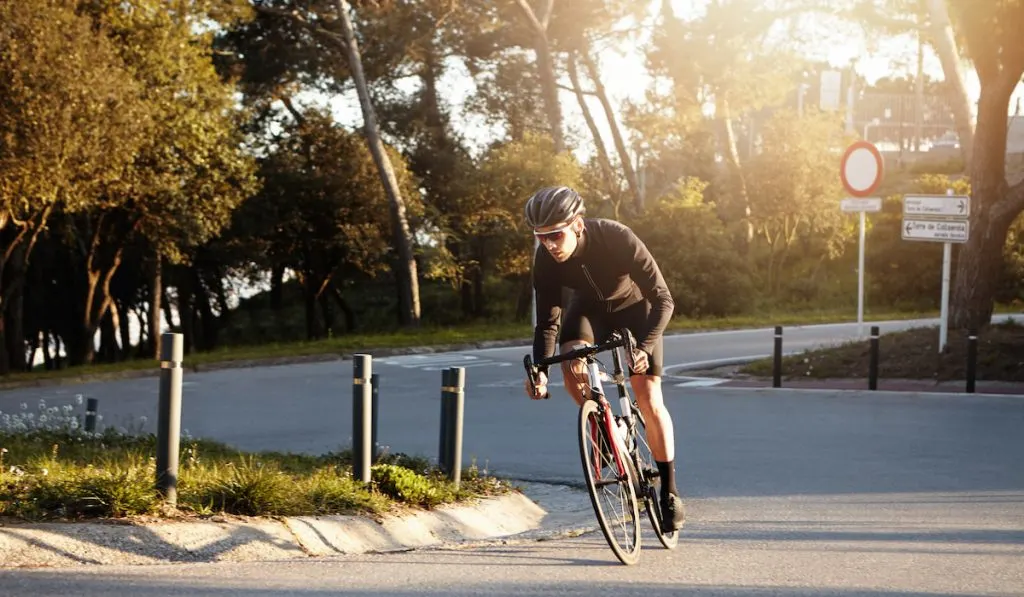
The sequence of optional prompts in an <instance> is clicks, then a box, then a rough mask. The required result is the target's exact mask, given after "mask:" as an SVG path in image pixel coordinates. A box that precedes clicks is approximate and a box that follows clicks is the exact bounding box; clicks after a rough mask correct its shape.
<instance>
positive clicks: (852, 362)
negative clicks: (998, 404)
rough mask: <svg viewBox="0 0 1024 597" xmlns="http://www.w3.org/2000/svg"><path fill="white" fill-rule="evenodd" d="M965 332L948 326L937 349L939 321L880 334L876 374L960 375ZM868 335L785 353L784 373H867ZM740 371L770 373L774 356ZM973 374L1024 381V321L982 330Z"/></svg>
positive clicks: (829, 375) (950, 377)
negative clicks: (844, 341) (944, 344)
mask: <svg viewBox="0 0 1024 597" xmlns="http://www.w3.org/2000/svg"><path fill="white" fill-rule="evenodd" d="M967 346H968V343H967V334H966V333H964V332H962V331H957V330H951V331H950V332H949V335H948V337H947V341H946V349H945V350H944V351H942V352H940V351H939V328H938V326H923V327H916V328H912V329H909V330H906V331H901V332H891V333H888V334H881V335H880V336H879V339H878V354H879V358H878V376H879V377H880V378H882V379H934V380H936V381H948V380H960V379H964V378H965V377H966V374H967V371H966V369H967ZM870 347H871V345H870V341H869V340H862V341H857V342H847V343H844V344H841V345H838V346H834V347H828V348H822V349H818V350H808V351H804V352H802V353H800V354H794V355H790V356H786V357H783V359H782V374H783V377H784V378H786V379H801V378H814V379H842V378H849V379H866V378H867V377H868V367H869V359H870V355H871V348H870ZM736 373H738V374H739V375H747V376H756V377H771V375H772V359H770V358H768V359H761V360H758V361H755V362H753V363H750V364H748V365H746V366H743V367H740V368H738V369H737V370H736ZM975 375H976V378H977V379H985V380H990V381H1014V382H1020V381H1024V325H1022V324H1021V322H1020V321H1016V320H1013V319H1012V318H1011V319H1010V320H1008V321H1007V322H1005V323H999V324H994V325H991V326H988V327H986V328H984V329H983V330H981V331H980V332H979V334H978V340H977V357H976V369H975Z"/></svg>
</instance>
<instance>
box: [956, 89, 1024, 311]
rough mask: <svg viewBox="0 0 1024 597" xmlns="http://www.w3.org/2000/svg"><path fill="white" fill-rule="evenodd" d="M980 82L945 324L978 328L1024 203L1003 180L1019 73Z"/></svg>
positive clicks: (1021, 187) (1023, 187)
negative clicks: (966, 205) (963, 220)
mask: <svg viewBox="0 0 1024 597" xmlns="http://www.w3.org/2000/svg"><path fill="white" fill-rule="evenodd" d="M1002 78H1004V79H1007V80H1004V81H1002V82H1001V84H1000V82H999V81H994V82H991V84H986V82H983V83H982V87H981V98H980V101H979V104H978V130H977V142H976V143H975V145H974V153H973V156H974V157H973V159H972V160H971V162H970V170H969V172H970V174H971V218H970V235H969V237H968V241H967V242H966V243H964V244H963V245H962V248H961V249H960V251H959V258H958V259H957V264H956V278H955V279H954V280H953V291H952V297H951V301H950V303H951V309H950V311H951V313H950V316H951V317H950V320H951V321H950V326H951V327H953V328H979V327H981V326H984V325H987V324H988V323H989V322H990V321H991V319H992V311H993V309H994V307H995V292H996V284H997V281H998V278H999V273H1000V271H1001V270H1002V266H1003V246H1004V245H1005V243H1006V233H1007V231H1008V230H1009V228H1010V224H1012V223H1013V220H1014V218H1016V217H1017V215H1018V214H1019V213H1020V211H1021V208H1022V207H1024V183H1018V184H1017V185H1016V186H1015V187H1014V188H1013V189H1010V188H1009V185H1008V184H1007V182H1006V118H1007V113H1008V111H1009V106H1010V95H1011V93H1012V92H1013V88H1014V86H1015V83H1016V80H1017V78H1019V73H1017V75H1016V76H1013V77H1009V76H1008V75H1007V74H1006V73H1003V74H1002Z"/></svg>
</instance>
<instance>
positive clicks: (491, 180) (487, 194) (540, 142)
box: [462, 134, 580, 275]
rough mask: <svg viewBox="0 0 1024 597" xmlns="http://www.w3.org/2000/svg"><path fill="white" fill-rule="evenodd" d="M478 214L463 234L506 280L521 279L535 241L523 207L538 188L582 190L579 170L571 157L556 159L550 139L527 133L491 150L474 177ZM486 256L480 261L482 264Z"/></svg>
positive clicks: (467, 215) (471, 216) (469, 219)
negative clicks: (469, 235) (469, 236)
mask: <svg viewBox="0 0 1024 597" xmlns="http://www.w3.org/2000/svg"><path fill="white" fill-rule="evenodd" d="M473 182H474V190H475V193H474V195H473V209H472V211H469V212H467V213H464V214H462V216H463V218H465V220H464V224H463V227H464V228H463V229H464V230H466V231H467V233H468V232H469V231H472V234H473V236H474V237H475V240H476V242H478V243H484V247H485V249H487V250H486V251H485V252H484V253H483V255H482V257H483V258H485V259H487V261H488V262H489V263H491V264H493V266H492V267H493V268H494V270H492V271H495V272H497V273H499V274H501V275H522V274H525V273H527V272H529V270H530V267H531V265H532V263H531V261H530V258H531V256H532V255H533V244H532V243H533V239H532V237H531V235H530V234H529V233H528V230H526V229H525V228H524V224H523V215H522V214H523V205H524V204H525V203H526V200H527V199H528V198H529V197H530V195H532V194H533V192H534V191H536V190H537V189H539V188H541V187H544V186H549V185H555V184H561V185H566V186H578V185H579V182H580V168H579V164H578V163H577V162H576V160H575V158H573V157H572V156H571V155H570V154H568V153H563V154H559V155H556V154H555V152H554V147H553V145H552V142H551V139H550V138H549V137H547V136H543V135H536V134H527V135H525V136H524V138H523V140H522V141H511V142H508V143H502V144H498V145H496V146H495V147H493V148H491V150H490V151H488V152H487V154H486V155H485V156H483V158H482V159H481V164H480V168H479V171H478V173H477V176H476V177H474V181H473ZM480 258H481V256H478V259H480Z"/></svg>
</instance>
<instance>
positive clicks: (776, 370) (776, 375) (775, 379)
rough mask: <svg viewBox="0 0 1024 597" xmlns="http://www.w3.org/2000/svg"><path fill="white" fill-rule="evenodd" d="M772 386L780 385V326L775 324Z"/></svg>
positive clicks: (778, 386) (779, 386)
mask: <svg viewBox="0 0 1024 597" xmlns="http://www.w3.org/2000/svg"><path fill="white" fill-rule="evenodd" d="M772 387H773V388H781V387H782V326H781V325H777V326H775V361H774V363H773V364H772Z"/></svg>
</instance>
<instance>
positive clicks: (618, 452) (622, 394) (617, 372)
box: [586, 348, 633, 477]
mask: <svg viewBox="0 0 1024 597" xmlns="http://www.w3.org/2000/svg"><path fill="white" fill-rule="evenodd" d="M612 363H613V367H614V369H613V371H612V374H613V377H612V380H611V381H612V382H613V383H614V384H615V386H616V388H617V389H618V394H619V412H620V413H621V415H620V416H621V417H622V418H623V420H624V421H625V422H626V427H625V429H624V430H623V433H622V434H620V432H619V430H618V429H615V427H617V426H618V424H617V423H616V421H615V416H614V414H613V412H612V409H611V402H609V401H608V398H607V396H606V395H605V393H604V385H603V384H602V383H601V369H600V367H599V366H598V363H597V359H596V358H595V357H594V356H593V355H592V356H590V357H588V358H587V359H586V365H587V377H588V378H589V384H590V396H589V397H588V398H587V399H588V400H596V401H597V402H598V403H600V404H601V412H602V413H604V417H603V419H604V421H603V423H604V427H605V434H606V436H607V437H608V438H609V441H611V442H612V444H613V446H612V454H613V456H614V458H615V466H616V469H617V472H618V474H619V476H620V477H621V476H624V475H625V474H626V468H625V467H626V465H625V458H626V457H627V455H628V452H629V447H628V446H627V445H626V444H625V441H626V440H627V439H628V438H629V434H630V433H632V429H633V409H632V408H630V397H629V393H628V392H627V390H626V378H625V372H624V371H623V369H622V359H621V358H620V356H619V349H618V348H613V349H612ZM595 439H596V438H595Z"/></svg>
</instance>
